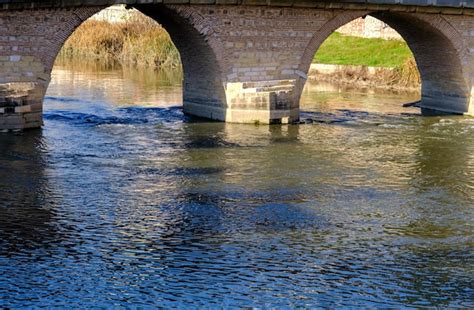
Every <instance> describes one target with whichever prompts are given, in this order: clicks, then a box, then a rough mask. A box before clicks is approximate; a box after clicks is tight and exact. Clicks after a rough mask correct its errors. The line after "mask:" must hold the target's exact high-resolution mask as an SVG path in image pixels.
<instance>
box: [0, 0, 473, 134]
mask: <svg viewBox="0 0 474 310" xmlns="http://www.w3.org/2000/svg"><path fill="white" fill-rule="evenodd" d="M72 2H74V1H72ZM98 2H100V1H98ZM115 2H117V1H114V3H115ZM129 2H130V3H133V7H134V8H136V9H138V10H139V11H141V12H143V13H144V14H146V15H148V16H150V17H151V18H153V19H155V20H156V21H158V22H159V23H160V24H162V25H163V27H164V28H165V29H166V30H167V31H168V32H169V33H170V36H171V38H172V40H173V42H174V43H175V45H176V47H177V48H178V50H179V51H180V53H181V59H182V63H183V69H184V81H183V94H184V98H183V99H184V100H183V101H184V111H185V112H186V113H188V114H192V115H197V116H201V117H206V118H210V119H215V120H221V121H228V122H241V123H254V122H259V123H287V122H294V121H297V120H298V119H299V98H300V94H301V91H302V89H303V86H304V83H305V81H306V78H307V75H306V73H307V72H308V70H309V68H310V64H311V61H312V59H313V56H314V54H315V53H316V51H317V50H318V48H319V46H320V45H321V44H322V43H323V42H324V40H325V39H326V38H327V37H328V36H329V35H330V34H331V33H332V32H334V31H335V30H336V29H338V28H339V27H341V26H342V25H344V24H346V23H348V22H350V21H352V20H354V19H357V18H359V17H363V16H366V15H371V16H373V17H375V18H377V19H380V20H381V21H383V22H384V23H386V24H388V25H390V26H391V27H392V28H394V29H395V30H397V31H398V33H400V35H401V36H402V37H403V38H404V39H405V40H406V41H407V43H408V44H409V46H410V48H411V49H412V51H413V53H414V55H415V58H416V60H417V64H418V68H419V70H420V73H421V76H422V80H423V86H422V103H421V107H422V111H423V113H424V114H437V113H455V114H465V113H468V114H474V100H473V98H474V88H473V83H474V15H473V14H474V12H473V10H471V9H468V8H462V7H461V6H459V7H457V8H449V7H448V8H437V7H436V8H433V7H417V6H405V5H398V6H389V5H388V6H387V5H367V4H356V3H354V4H351V3H348V2H350V1H346V2H345V3H344V4H337V3H338V2H337V1H334V2H328V1H325V2H324V3H322V4H321V5H319V6H315V5H314V4H315V3H318V2H317V1H315V2H311V3H310V5H309V6H310V7H302V6H297V5H295V3H296V2H293V1H287V2H285V1H281V2H279V1H271V2H272V3H275V5H271V4H268V3H270V2H268V3H267V2H265V5H250V4H248V5H243V4H239V5H215V4H199V5H198V4H140V3H138V4H137V3H136V2H145V1H129ZM147 2H152V1H147ZM170 2H176V1H170ZM183 2H187V1H183ZM201 2H202V3H207V2H208V1H201ZM209 2H212V1H209ZM256 2H258V1H256ZM290 2H291V5H290V6H285V3H290ZM0 3H1V1H0ZM55 3H56V2H55ZM77 3H79V4H77V6H73V5H71V6H65V5H56V6H51V7H48V6H47V5H45V7H43V8H39V7H36V6H34V5H30V7H29V8H25V7H20V8H18V9H15V8H12V7H4V9H3V10H1V9H0V129H24V128H34V127H39V126H41V123H42V116H41V111H42V101H43V97H44V94H45V92H46V89H47V87H48V83H49V80H50V74H51V70H52V66H53V63H54V60H55V58H56V55H57V53H58V52H59V50H60V49H61V47H62V45H63V44H64V42H65V40H66V39H67V38H68V37H69V36H70V35H71V33H72V32H73V31H74V30H75V29H76V28H77V27H78V26H79V25H80V24H81V23H82V22H83V21H85V20H86V19H87V18H89V17H90V16H92V15H94V14H95V13H97V12H99V11H100V10H101V9H103V8H105V7H107V6H106V5H104V6H100V5H92V4H90V5H86V4H82V3H81V1H77ZM300 3H303V2H300ZM331 3H332V7H331ZM109 4H111V3H109ZM257 4H258V3H257Z"/></svg>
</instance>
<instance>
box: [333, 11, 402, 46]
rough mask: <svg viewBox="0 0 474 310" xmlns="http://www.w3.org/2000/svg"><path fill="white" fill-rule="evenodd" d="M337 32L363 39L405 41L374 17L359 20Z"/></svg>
mask: <svg viewBox="0 0 474 310" xmlns="http://www.w3.org/2000/svg"><path fill="white" fill-rule="evenodd" d="M337 32H339V33H341V34H344V35H349V36H355V37H362V38H379V39H384V40H403V38H402V37H401V36H400V34H399V33H398V32H396V31H395V29H393V28H392V27H390V26H389V25H387V24H386V23H384V22H383V21H381V20H378V19H376V18H374V17H372V16H367V17H365V18H362V17H361V18H357V19H355V20H353V21H351V22H349V23H348V24H345V25H344V26H342V27H340V28H339V29H337Z"/></svg>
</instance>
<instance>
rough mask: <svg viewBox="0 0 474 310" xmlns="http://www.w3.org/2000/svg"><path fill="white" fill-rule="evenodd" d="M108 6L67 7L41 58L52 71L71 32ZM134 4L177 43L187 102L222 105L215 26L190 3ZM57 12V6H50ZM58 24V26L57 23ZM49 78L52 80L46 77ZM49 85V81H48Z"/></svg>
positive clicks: (223, 99)
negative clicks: (65, 13)
mask: <svg viewBox="0 0 474 310" xmlns="http://www.w3.org/2000/svg"><path fill="white" fill-rule="evenodd" d="M106 7H107V6H92V7H78V8H74V9H72V10H70V11H68V10H65V11H68V14H67V15H68V16H69V18H68V19H67V22H62V23H59V24H58V23H56V24H55V25H56V27H57V31H54V32H52V35H51V36H50V37H49V38H48V44H47V45H46V46H47V49H46V50H45V51H44V53H42V54H41V55H42V57H43V58H42V59H41V62H42V63H43V64H44V65H45V69H46V74H47V75H50V73H51V70H52V67H53V64H54V61H55V59H56V57H57V55H58V53H59V51H60V50H61V48H62V46H63V45H64V43H65V41H66V40H67V39H68V38H69V36H70V35H71V34H72V33H73V32H74V31H75V30H76V29H77V27H79V26H80V25H81V24H82V23H83V22H84V21H86V20H87V19H88V18H90V17H91V16H92V15H94V14H96V13H98V12H100V11H101V10H103V9H104V8H106ZM135 8H136V9H137V10H139V11H140V12H142V13H143V14H145V15H147V16H149V17H150V18H152V19H154V20H156V21H157V22H158V23H160V24H161V25H162V26H163V28H164V29H165V30H166V31H167V32H168V33H169V35H170V37H171V39H172V41H173V43H174V44H175V46H176V47H177V49H178V51H179V53H180V56H181V63H182V66H183V71H184V80H183V96H184V98H183V99H184V102H192V103H198V104H199V103H202V102H203V101H205V102H206V103H208V104H209V103H212V104H215V105H222V103H224V102H225V92H224V88H223V82H222V80H221V78H222V73H221V64H220V63H219V61H218V59H217V58H216V56H215V55H216V52H215V50H216V49H217V50H218V49H219V48H221V45H220V44H218V43H217V42H214V40H212V38H209V34H210V32H212V31H213V30H212V28H211V27H210V26H209V25H207V23H206V20H205V19H204V18H203V17H202V16H200V15H199V14H198V12H196V10H191V9H189V6H188V7H183V6H172V5H170V6H165V5H157V4H154V5H147V4H144V5H135ZM51 13H54V10H51ZM52 17H53V16H51V18H52ZM58 25H59V26H58ZM47 82H49V80H48V81H47ZM46 86H47V85H46Z"/></svg>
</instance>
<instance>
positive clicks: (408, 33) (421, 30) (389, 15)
mask: <svg viewBox="0 0 474 310" xmlns="http://www.w3.org/2000/svg"><path fill="white" fill-rule="evenodd" d="M364 15H371V16H374V17H375V18H377V19H379V20H381V21H383V22H385V23H386V24H388V25H390V26H391V27H392V28H393V29H395V30H396V31H397V32H398V33H400V35H401V36H402V37H403V38H404V39H405V41H406V42H407V44H408V45H409V47H410V49H411V50H412V52H413V54H414V56H415V59H416V62H417V65H418V70H419V71H420V74H421V78H422V103H421V106H422V111H423V112H424V113H425V114H430V113H433V112H436V113H438V112H443V111H446V112H449V113H459V114H462V113H466V112H468V111H469V100H470V89H469V75H468V72H465V71H464V70H463V64H464V63H469V59H468V51H467V49H466V47H465V46H464V44H463V39H462V35H461V34H460V33H459V32H458V31H457V30H456V29H455V28H454V27H453V26H452V25H451V24H449V23H448V22H447V21H446V20H445V19H444V18H443V17H442V16H440V15H433V14H415V13H397V12H388V11H383V12H367V11H341V12H340V13H336V15H335V16H334V17H333V18H332V19H330V20H329V21H328V22H326V23H325V24H324V25H322V26H321V27H320V28H319V29H318V30H317V31H316V32H315V34H314V36H313V37H312V39H311V40H310V42H309V44H308V45H307V47H306V49H305V52H304V54H303V57H302V60H301V63H300V66H299V70H300V71H302V72H308V71H309V67H310V65H311V62H312V60H313V57H314V55H315V53H316V52H317V50H318V49H319V47H320V46H321V44H322V43H323V42H324V41H325V40H326V39H327V37H329V35H330V34H331V33H333V32H334V31H335V30H336V29H338V28H339V27H341V26H343V25H345V24H346V23H348V22H350V21H352V20H354V19H356V18H359V17H362V16H364ZM302 87H303V86H302V85H301V86H300V90H302Z"/></svg>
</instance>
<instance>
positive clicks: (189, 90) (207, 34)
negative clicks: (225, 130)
mask: <svg viewBox="0 0 474 310" xmlns="http://www.w3.org/2000/svg"><path fill="white" fill-rule="evenodd" d="M134 7H135V8H136V9H138V10H139V11H140V12H142V13H143V14H145V15H147V16H149V17H151V18H152V19H154V20H156V21H157V22H158V23H160V24H161V25H162V26H163V28H164V29H165V30H166V31H167V32H168V33H169V35H170V37H171V39H172V41H173V43H174V44H175V46H176V47H177V49H178V51H179V53H180V56H181V63H182V66H183V72H184V81H183V96H184V98H183V101H184V103H185V110H186V104H187V103H192V104H204V103H205V104H208V105H209V104H210V105H215V106H221V107H222V106H223V105H224V103H225V102H226V99H225V91H224V83H223V81H222V76H223V73H222V68H223V64H222V62H221V58H218V57H216V55H220V54H222V52H220V49H221V48H222V44H220V43H219V42H217V41H215V40H214V39H213V38H212V33H213V32H214V29H213V27H212V26H211V25H210V23H209V20H208V19H206V18H204V17H203V16H201V15H200V14H199V11H198V10H196V9H193V8H192V7H191V6H179V5H178V6H176V5H157V4H154V5H146V4H143V5H135V6H134Z"/></svg>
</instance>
